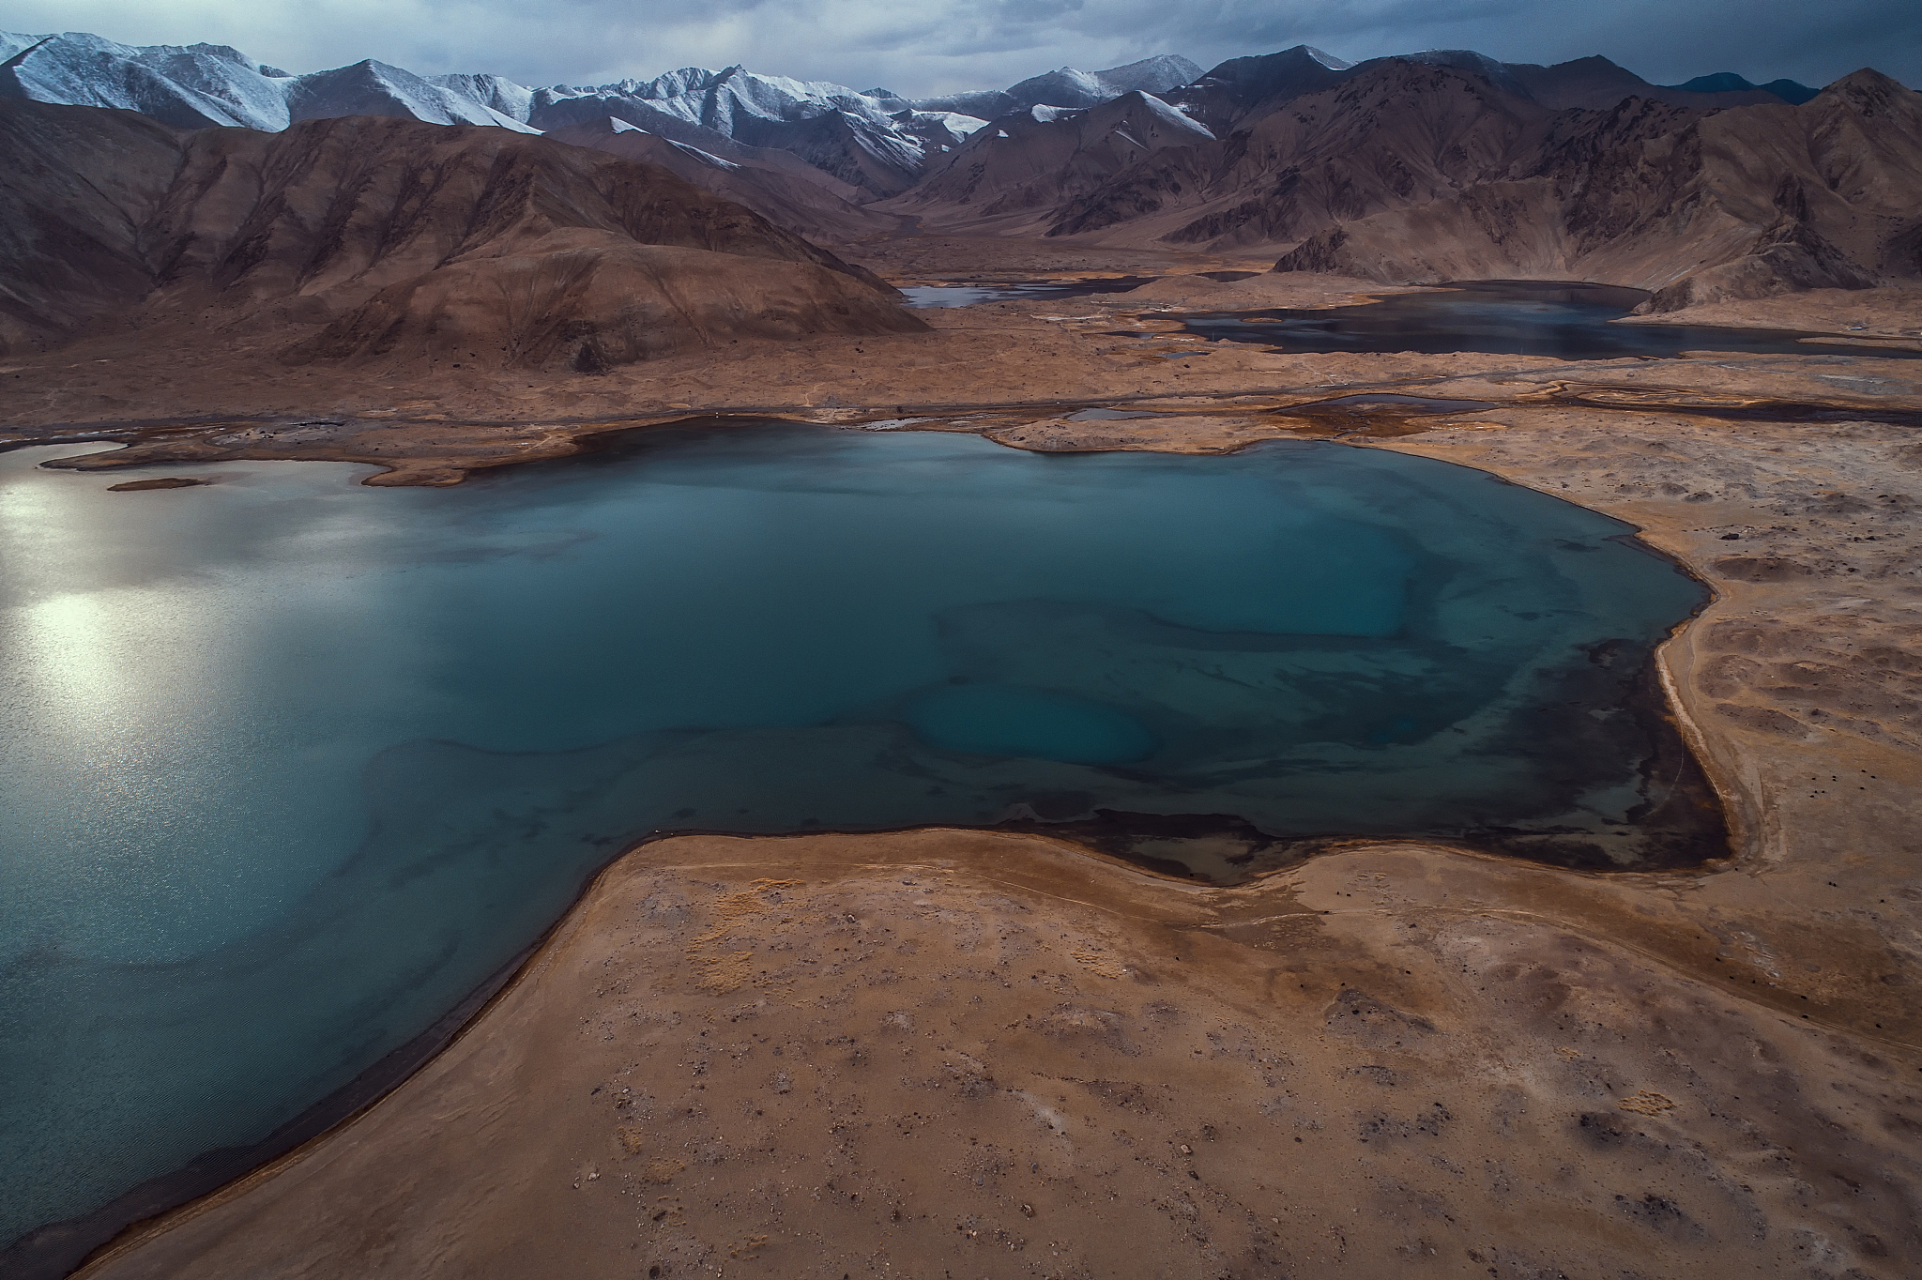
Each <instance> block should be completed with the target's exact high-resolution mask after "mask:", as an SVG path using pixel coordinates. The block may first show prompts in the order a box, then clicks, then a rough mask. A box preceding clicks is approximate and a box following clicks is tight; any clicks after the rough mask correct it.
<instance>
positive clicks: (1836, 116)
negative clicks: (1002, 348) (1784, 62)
mask: <svg viewBox="0 0 1922 1280" xmlns="http://www.w3.org/2000/svg"><path fill="white" fill-rule="evenodd" d="M1611 68H1612V70H1611ZM1616 73H1620V74H1616ZM1626 74H1627V73H1625V72H1620V68H1613V64H1607V63H1605V62H1603V60H1601V59H1588V60H1584V61H1583V62H1581V63H1564V64H1560V65H1559V66H1557V67H1550V68H1539V67H1537V68H1530V67H1527V66H1506V65H1503V64H1495V63H1491V62H1489V61H1488V60H1487V59H1480V58H1479V57H1478V56H1475V55H1460V56H1457V55H1452V54H1450V55H1433V56H1427V55H1424V56H1422V57H1417V58H1388V59H1378V60H1377V61H1375V62H1373V63H1366V64H1362V65H1360V66H1357V67H1348V66H1345V65H1344V64H1340V63H1339V62H1338V60H1334V59H1329V58H1327V57H1326V56H1325V55H1320V54H1317V53H1315V52H1314V51H1313V50H1306V49H1296V50H1289V51H1287V52H1285V53H1282V54H1276V55H1272V56H1270V57H1267V58H1262V59H1247V60H1243V61H1242V62H1241V63H1239V64H1232V65H1231V64H1224V67H1222V68H1217V69H1216V71H1215V72H1211V73H1210V75H1209V76H1207V77H1204V79H1203V80H1201V81H1199V82H1197V83H1196V84H1195V85H1191V86H1188V87H1187V88H1185V89H1182V90H1179V91H1177V92H1176V93H1175V94H1172V95H1171V97H1175V98H1176V99H1178V100H1180V101H1183V102H1185V103H1186V105H1187V111H1186V112H1185V113H1178V112H1176V111H1174V110H1173V109H1172V107H1169V106H1165V105H1164V106H1162V107H1161V111H1162V112H1163V113H1164V114H1163V116H1162V117H1161V118H1162V119H1164V120H1165V119H1170V118H1171V119H1174V120H1180V121H1184V122H1188V121H1193V122H1195V123H1193V124H1192V125H1191V126H1190V128H1188V129H1187V130H1185V131H1184V130H1181V129H1166V130H1164V131H1163V134H1162V135H1161V136H1160V137H1158V138H1157V139H1156V140H1155V142H1154V144H1153V145H1131V143H1132V142H1133V141H1137V140H1136V139H1134V135H1133V134H1130V133H1129V132H1128V128H1129V127H1130V126H1124V125H1123V124H1122V122H1121V121H1120V120H1119V119H1118V118H1111V117H1116V109H1117V107H1118V105H1119V103H1120V102H1121V101H1125V100H1117V102H1115V103H1109V104H1106V105H1104V106H1102V107H1098V108H1094V109H1090V110H1088V111H1086V112H1080V113H1064V112H1040V113H1030V116H1029V117H1023V118H1020V120H1019V123H1018V124H1015V123H1013V120H1012V119H1011V120H1006V121H1001V122H997V124H996V126H995V127H994V128H993V129H987V130H982V131H980V132H978V133H977V134H976V135H975V136H974V137H973V138H971V139H969V141H968V142H967V143H966V144H965V145H964V146H963V147H962V148H960V149H959V150H958V151H957V152H956V153H955V155H954V156H953V158H952V159H951V160H950V161H949V162H948V163H947V165H946V166H945V167H944V168H943V169H941V170H939V171H937V172H936V173H935V174H933V175H932V176H930V177H929V178H928V179H927V180H925V181H924V182H923V183H921V184H920V185H919V186H918V187H916V188H915V189H914V190H913V191H911V192H909V193H908V194H907V195H905V196H902V197H899V198H897V199H896V200H894V201H890V202H887V203H884V204H883V205H881V206H880V207H882V208H885V209H890V210H898V211H904V212H912V213H914V214H915V215H916V216H918V217H919V218H920V219H921V223H922V225H923V226H927V227H931V228H942V229H951V230H957V231H966V232H970V233H973V234H983V233H1002V234H1007V233H1023V234H1035V235H1048V236H1056V237H1060V236H1073V237H1078V238H1080V239H1083V240H1086V241H1090V242H1092V243H1100V244H1108V245H1118V246H1123V245H1132V246H1146V245H1150V244H1155V243H1161V244H1172V245H1192V246H1196V247H1198V248H1207V249H1211V250H1217V251H1219V250H1226V249H1247V248H1251V247H1255V246H1265V245H1273V246H1275V247H1276V248H1277V249H1279V250H1281V251H1282V255H1281V257H1280V264H1279V265H1280V267H1281V269H1283V270H1298V271H1317V272H1329V273H1335V274H1342V275H1350V276H1359V277H1362V278H1366V279H1374V280H1381V281H1384V282H1393V283H1421V282H1434V281H1441V280H1451V279H1489V278H1554V279H1584V278H1586V279H1595V280H1600V281H1606V282H1608V283H1614V284H1625V285H1633V286H1636V287H1640V288H1645V289H1650V290H1656V291H1659V294H1658V297H1657V298H1656V299H1655V300H1654V301H1653V302H1652V303H1651V306H1652V307H1653V308H1655V309H1667V308H1672V307H1680V306H1684V305H1690V304H1693V303H1702V302H1710V301H1715V300H1717V299H1722V298H1754V297H1764V296H1768V295H1770V294H1772V293H1776V292H1781V291H1784V290H1794V289H1805V288H1819V287H1843V288H1858V287H1863V286H1866V285H1869V284H1873V283H1875V282H1876V281H1877V280H1883V279H1903V278H1912V277H1914V276H1916V275H1917V274H1922V260H1919V259H1918V247H1922V94H1917V93H1915V92H1913V91H1911V90H1909V89H1906V88H1904V87H1903V86H1901V85H1899V84H1897V83H1895V82H1894V81H1892V80H1890V79H1888V78H1887V77H1885V76H1882V75H1879V74H1878V73H1876V72H1873V71H1863V72H1858V73H1856V74H1855V75H1852V76H1850V77H1848V78H1846V79H1844V80H1841V81H1839V82H1837V83H1836V84H1835V85H1832V86H1830V87H1829V88H1828V89H1827V90H1825V91H1824V92H1822V93H1820V94H1818V95H1816V96H1815V97H1813V98H1811V99H1810V100H1809V101H1807V102H1806V103H1804V104H1803V105H1801V106H1799V107H1797V106H1792V105H1790V104H1789V103H1787V102H1785V101H1782V100H1781V99H1779V98H1777V97H1775V96H1774V95H1765V94H1761V93H1760V91H1756V90H1737V91H1732V92H1729V93H1724V94H1719V95H1717V97H1719V98H1721V99H1724V100H1726V99H1737V100H1739V102H1738V105H1733V106H1724V107H1721V108H1719V109H1717V110H1713V111H1707V110H1704V109H1702V108H1700V107H1699V106H1696V105H1692V101H1691V100H1692V99H1695V98H1699V97H1700V95H1694V94H1680V95H1677V94H1668V95H1667V96H1668V97H1670V98H1674V99H1678V100H1674V101H1663V100H1662V97H1663V95H1662V94H1651V95H1645V94H1642V93H1640V92H1636V93H1633V94H1630V95H1629V96H1625V97H1619V98H1616V99H1615V100H1614V101H1612V102H1609V105H1607V106H1604V107H1590V106H1574V107H1561V106H1557V105H1555V104H1557V103H1562V102H1567V101H1571V100H1574V101H1579V102H1597V101H1607V100H1608V99H1610V98H1611V97H1613V96H1614V95H1615V94H1616V93H1617V90H1618V89H1620V88H1621V85H1622V77H1623V76H1626ZM1628 78H1629V79H1631V80H1633V79H1634V78H1633V77H1628ZM1636 83H1637V84H1640V83H1641V82H1639V81H1636ZM1316 86H1321V87H1319V88H1317V87H1316ZM1630 87H1633V86H1630ZM1758 98H1766V99H1767V100H1766V101H1757V100H1755V99H1758ZM1136 100H1137V101H1139V100H1140V95H1136ZM1147 101H1150V102H1152V101H1154V100H1153V99H1148V100H1147ZM1744 104H1745V105H1744ZM1203 120H1212V121H1214V122H1215V124H1216V126H1217V129H1216V131H1215V132H1214V133H1213V134H1204V132H1203V130H1202V127H1201V126H1200V124H1199V121H1203ZM1136 132H1139V130H1138V129H1137V130H1136Z"/></svg>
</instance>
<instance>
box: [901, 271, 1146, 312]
mask: <svg viewBox="0 0 1922 1280" xmlns="http://www.w3.org/2000/svg"><path fill="white" fill-rule="evenodd" d="M1152 279H1154V277H1153V276H1109V277H1097V278H1094V279H1090V280H1020V281H1010V282H1006V283H997V282H993V281H968V282H965V283H963V282H959V281H957V282H956V283H954V284H917V285H907V286H904V287H903V288H902V290H901V292H902V293H904V294H906V295H907V299H908V303H907V305H908V306H909V307H910V308H923V309H925V308H929V307H967V306H972V305H974V304H975V303H977V302H1009V301H1012V300H1014V299H1016V298H1036V299H1039V298H1085V297H1088V296H1090V295H1092V294H1097V293H1126V292H1128V291H1129V290H1130V289H1139V288H1140V287H1141V286H1142V285H1144V284H1146V283H1148V281H1150V280H1152Z"/></svg>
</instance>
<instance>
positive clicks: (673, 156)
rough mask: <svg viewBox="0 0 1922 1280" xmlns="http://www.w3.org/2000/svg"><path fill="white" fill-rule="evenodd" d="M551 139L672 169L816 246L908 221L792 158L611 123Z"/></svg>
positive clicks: (560, 132) (559, 132)
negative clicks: (717, 147) (717, 146)
mask: <svg viewBox="0 0 1922 1280" xmlns="http://www.w3.org/2000/svg"><path fill="white" fill-rule="evenodd" d="M547 136H548V137H550V138H552V139H554V140H555V141H556V142H565V143H568V144H569V145H571V146H576V147H588V148H590V149H592V150H595V151H605V152H607V154H609V155H614V156H621V157H624V158H626V159H628V160H639V161H641V162H642V163H644V164H651V165H655V166H657V167H659V168H662V169H666V170H667V171H668V172H670V173H672V174H674V175H675V176H676V177H679V178H681V179H683V180H684V181H687V182H690V183H692V184H693V185H695V186H697V187H699V188H701V190H703V191H706V192H709V193H711V194H713V195H717V196H719V197H721V198H722V199H723V200H731V201H733V202H734V203H735V204H738V205H741V206H743V207H745V208H748V209H752V210H753V211H754V212H756V213H758V214H760V215H761V216H762V217H763V218H766V219H767V220H768V221H769V222H772V223H774V224H775V225H776V226H778V227H784V228H786V229H787V230H789V231H792V232H795V233H796V234H798V235H802V236H806V237H807V238H808V239H809V240H813V241H816V242H822V243H828V244H844V243H848V242H850V241H855V240H861V239H865V238H869V237H873V236H886V235H893V234H895V233H896V232H898V231H900V230H901V227H902V224H903V223H904V222H905V219H903V218H902V217H900V216H898V215H890V214H886V213H882V212H880V211H878V210H875V209H871V208H867V207H865V206H864V205H863V203H862V202H863V201H866V200H869V199H871V198H872V196H871V195H870V194H869V193H867V192H864V191H862V190H861V189H860V188H858V187H853V186H850V185H849V184H847V183H845V182H842V181H841V180H840V179H839V178H836V177H834V176H833V175H832V174H830V173H827V172H824V171H823V170H820V169H817V168H815V167H814V166H813V165H811V164H809V163H808V162H807V161H805V160H802V159H800V158H799V157H797V156H795V155H794V154H793V153H792V152H788V151H780V150H775V149H771V148H767V147H750V146H747V145H745V144H743V143H733V144H731V145H729V146H727V147H725V148H722V149H720V150H717V151H708V150H706V149H704V148H700V147H695V146H693V145H691V144H689V143H685V142H678V141H676V140H674V139H672V138H666V137H662V136H661V135H659V134H655V133H649V132H647V131H646V130H644V129H638V128H635V127H634V126H632V125H630V124H628V123H627V122H626V121H624V120H618V119H616V118H615V117H613V116H608V117H606V118H604V119H602V120H599V121H594V122H590V123H586V124H575V125H569V126H568V127H566V128H564V129H551V130H549V131H548V133H547Z"/></svg>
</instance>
